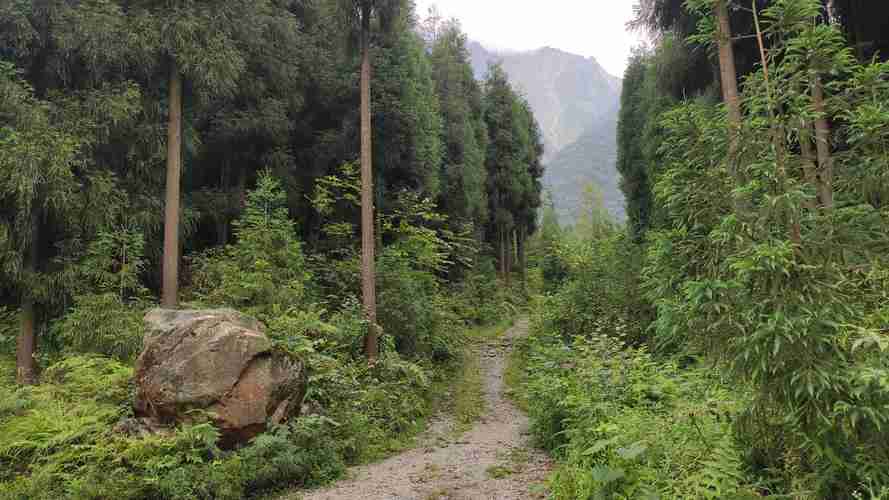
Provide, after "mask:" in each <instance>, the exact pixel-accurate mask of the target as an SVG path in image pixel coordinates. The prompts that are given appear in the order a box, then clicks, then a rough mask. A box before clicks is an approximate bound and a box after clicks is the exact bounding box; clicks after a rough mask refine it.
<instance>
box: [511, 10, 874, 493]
mask: <svg viewBox="0 0 889 500" xmlns="http://www.w3.org/2000/svg"><path fill="white" fill-rule="evenodd" d="M763 4H767V6H766V7H765V8H762V5H763ZM641 5H642V8H641V9H642V11H645V9H650V7H651V5H652V4H646V3H643V4H641ZM714 5H722V6H723V8H724V7H725V3H723V2H717V3H714V2H712V1H709V0H694V1H688V2H684V3H683V4H682V5H681V6H677V8H678V9H679V12H680V13H682V15H689V16H691V17H692V18H694V19H697V20H701V21H702V22H701V23H700V32H699V33H698V34H697V35H695V36H693V37H691V38H690V39H689V44H691V45H694V44H702V45H705V46H707V45H714V46H715V45H716V44H717V42H718V41H719V37H720V35H719V34H718V32H715V31H714V29H715V28H714V26H715V25H714V21H715V18H714ZM652 15H655V14H652ZM733 15H736V16H757V17H756V18H755V19H754V20H755V29H756V30H757V31H756V34H757V35H759V37H760V38H759V39H758V40H757V43H761V44H763V45H762V46H761V47H760V48H762V49H763V50H762V51H761V52H758V54H757V55H758V56H760V57H759V64H758V65H757V66H756V67H754V68H752V69H751V70H750V71H749V72H748V73H747V74H746V75H744V77H743V79H742V80H743V85H742V87H741V92H740V100H739V102H738V103H734V104H737V105H738V106H739V109H736V110H734V111H736V112H733V111H732V109H731V108H732V105H733V103H728V105H727V106H722V105H721V104H720V103H718V102H714V100H713V99H712V96H711V95H707V94H702V95H700V96H699V97H698V98H696V99H693V100H691V99H686V100H685V101H684V102H675V101H671V100H669V99H665V98H664V95H663V90H662V89H659V88H658V87H657V85H659V84H660V83H661V80H662V79H663V78H667V77H668V76H669V75H665V74H663V73H660V72H659V71H660V70H661V69H662V68H663V67H664V65H666V66H669V65H671V64H674V65H675V64H678V63H677V62H676V61H673V60H671V59H670V58H669V57H670V54H668V53H667V52H666V49H667V46H666V45H664V44H666V43H674V41H673V40H672V39H670V40H666V41H661V42H659V43H660V44H661V45H660V47H659V49H658V50H657V51H655V52H654V53H652V54H642V55H639V56H638V57H637V58H636V59H635V61H634V62H632V63H631V66H632V67H631V68H630V70H628V85H627V86H625V90H626V92H625V94H624V98H625V99H624V101H625V102H624V104H628V103H629V104H632V105H633V106H637V108H634V109H637V111H638V112H639V113H641V114H637V115H635V116H631V114H632V112H631V110H630V108H627V109H628V110H629V111H628V112H627V114H624V116H623V117H622V120H623V125H622V128H621V130H622V135H621V137H622V139H621V141H622V143H621V144H622V146H623V148H622V150H623V151H624V153H622V155H623V156H622V159H623V160H624V163H622V168H624V170H623V172H624V174H625V175H626V176H627V177H625V179H624V180H625V192H626V193H627V195H628V198H629V197H630V196H631V195H633V196H635V198H631V199H630V201H631V205H632V206H633V207H635V209H634V210H635V211H632V210H631V213H630V217H631V221H630V224H629V225H628V229H629V230H628V231H626V232H627V233H628V234H627V235H625V234H622V233H623V232H624V230H623V228H620V229H618V228H609V224H608V222H607V221H601V220H598V219H597V218H596V216H595V215H596V214H597V213H598V212H596V211H595V210H593V211H590V212H589V214H590V217H588V220H587V221H581V223H579V224H578V226H577V227H576V228H574V229H573V230H572V231H561V232H560V231H558V230H553V229H548V228H546V227H544V228H543V231H542V232H541V238H542V241H541V242H540V245H541V246H542V247H543V248H547V249H549V251H548V255H546V256H545V258H542V259H539V260H538V267H539V269H540V270H539V272H540V273H541V274H542V275H543V276H544V277H545V278H546V279H547V281H546V283H545V285H544V287H543V290H544V291H545V292H546V294H545V295H544V296H543V297H541V298H539V299H537V300H536V304H535V307H534V308H533V309H534V310H535V314H534V321H533V325H534V326H533V332H532V336H531V337H530V338H529V339H528V340H527V341H526V342H525V344H524V345H523V346H522V350H521V357H522V359H521V361H522V364H523V365H524V370H523V374H522V375H523V377H522V379H523V380H522V384H523V388H524V391H525V392H526V393H527V394H526V395H525V401H526V403H527V406H528V409H529V412H530V415H531V417H532V421H533V425H532V430H533V432H534V436H535V437H536V439H537V440H538V442H539V444H540V445H541V446H543V447H545V448H547V449H549V450H551V451H552V452H553V453H554V454H555V455H556V456H557V457H558V458H559V459H560V461H561V464H560V467H559V468H558V470H557V472H556V473H555V475H554V476H553V478H552V484H551V486H552V491H553V492H554V494H555V496H556V497H557V498H565V499H593V498H603V499H611V498H762V497H768V498H793V499H853V498H855V499H857V498H886V496H887V494H889V446H887V445H886V443H887V432H889V420H887V419H889V364H887V360H889V358H887V356H886V351H887V346H889V343H887V337H886V332H887V331H889V328H887V327H889V314H887V304H889V302H887V300H886V297H887V296H886V290H887V281H886V276H887V269H889V261H887V260H886V255H887V251H886V250H887V248H889V238H887V236H886V235H887V234H889V233H887V230H886V229H887V220H889V219H887V215H889V212H887V206H886V199H887V196H886V193H887V184H886V182H885V168H883V167H880V168H882V170H881V171H880V173H878V172H877V171H876V170H874V166H875V165H882V166H885V165H886V161H887V151H889V149H887V145H889V137H887V135H886V130H887V117H889V114H887V113H886V110H885V107H884V104H882V103H885V102H886V100H887V97H889V84H887V82H889V64H887V63H881V62H879V61H878V60H876V59H874V60H862V61H859V60H856V58H855V56H854V52H853V48H851V47H849V45H848V44H847V42H846V40H845V39H844V37H843V34H842V32H841V30H840V27H839V25H838V24H837V23H836V22H835V20H832V19H830V18H829V16H825V11H824V5H822V3H821V2H817V1H814V0H781V1H776V2H753V3H752V10H745V11H738V12H737V13H733ZM682 50H684V49H682ZM676 69H677V70H678V69H680V68H676ZM659 96H660V97H659ZM727 108H728V109H727ZM644 113H649V114H648V115H645V114H644ZM637 121H642V122H646V121H647V123H643V124H640V123H637ZM627 127H632V128H627ZM639 130H644V132H645V133H644V137H643V138H642V139H641V143H640V142H639V141H640V139H639V137H637V135H636V133H637V132H638V131H639ZM634 151H635V152H634ZM631 153H632V154H631ZM816 154H817V156H816ZM634 155H635V156H634ZM629 167H632V170H631V169H630V168H629ZM630 174H632V175H633V176H635V177H631V176H630ZM597 220H598V222H597ZM590 221H592V222H595V223H593V224H591V223H590ZM547 235H549V237H548V238H546V236H547Z"/></svg>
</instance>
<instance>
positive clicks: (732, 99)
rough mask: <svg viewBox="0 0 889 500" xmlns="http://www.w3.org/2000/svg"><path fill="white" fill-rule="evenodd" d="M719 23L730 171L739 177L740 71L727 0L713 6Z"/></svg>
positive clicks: (720, 62) (720, 58) (720, 73)
mask: <svg viewBox="0 0 889 500" xmlns="http://www.w3.org/2000/svg"><path fill="white" fill-rule="evenodd" d="M713 10H714V14H715V15H716V21H717V24H718V28H719V32H718V33H717V38H716V39H717V44H718V45H719V76H720V81H721V83H722V98H723V100H724V101H725V104H726V106H727V107H728V119H729V134H730V137H729V157H728V166H729V173H730V174H731V175H732V176H734V177H735V178H736V180H738V179H739V177H740V176H739V173H738V168H737V165H736V162H737V153H738V134H739V132H740V130H741V101H740V99H739V98H738V72H737V70H736V69H735V50H734V47H732V28H731V24H730V23H729V17H728V9H727V8H726V0H716V3H715V5H714V6H713Z"/></svg>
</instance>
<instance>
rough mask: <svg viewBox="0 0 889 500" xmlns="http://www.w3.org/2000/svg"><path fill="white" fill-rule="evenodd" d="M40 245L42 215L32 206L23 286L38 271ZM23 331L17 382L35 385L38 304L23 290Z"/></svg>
mask: <svg viewBox="0 0 889 500" xmlns="http://www.w3.org/2000/svg"><path fill="white" fill-rule="evenodd" d="M39 245H40V217H39V214H38V212H37V208H33V207H32V208H31V241H30V245H29V247H28V250H27V255H26V257H25V262H24V264H25V269H24V271H25V273H24V276H25V280H26V281H25V283H23V284H22V288H27V286H28V283H27V280H30V279H31V277H32V276H33V275H34V273H35V272H36V271H37V252H38V251H39V248H40V247H39ZM21 297H22V299H21V300H22V312H21V331H20V332H19V336H18V339H17V341H16V382H18V383H19V384H20V385H34V384H35V383H37V370H36V367H35V361H34V353H35V351H36V346H37V333H36V323H37V319H36V316H37V315H36V306H35V304H34V298H33V296H32V295H31V293H29V292H27V291H25V290H22V292H21Z"/></svg>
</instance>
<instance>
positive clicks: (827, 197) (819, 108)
mask: <svg viewBox="0 0 889 500" xmlns="http://www.w3.org/2000/svg"><path fill="white" fill-rule="evenodd" d="M812 104H813V105H814V107H815V112H816V113H818V118H816V119H815V148H816V149H817V151H818V198H819V200H820V201H821V205H822V206H823V207H824V208H826V209H831V208H833V156H832V155H831V152H830V125H829V124H828V122H827V113H826V110H825V106H824V87H823V86H822V84H821V77H820V76H818V75H815V78H814V80H813V82H812Z"/></svg>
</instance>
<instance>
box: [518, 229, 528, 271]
mask: <svg viewBox="0 0 889 500" xmlns="http://www.w3.org/2000/svg"><path fill="white" fill-rule="evenodd" d="M526 232H527V230H526V229H525V226H522V228H521V232H520V233H519V239H518V254H519V257H518V259H519V267H520V268H521V273H522V284H526V283H527V282H528V262H527V260H526V258H527V257H526V255H525V238H526V234H525V233H526Z"/></svg>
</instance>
